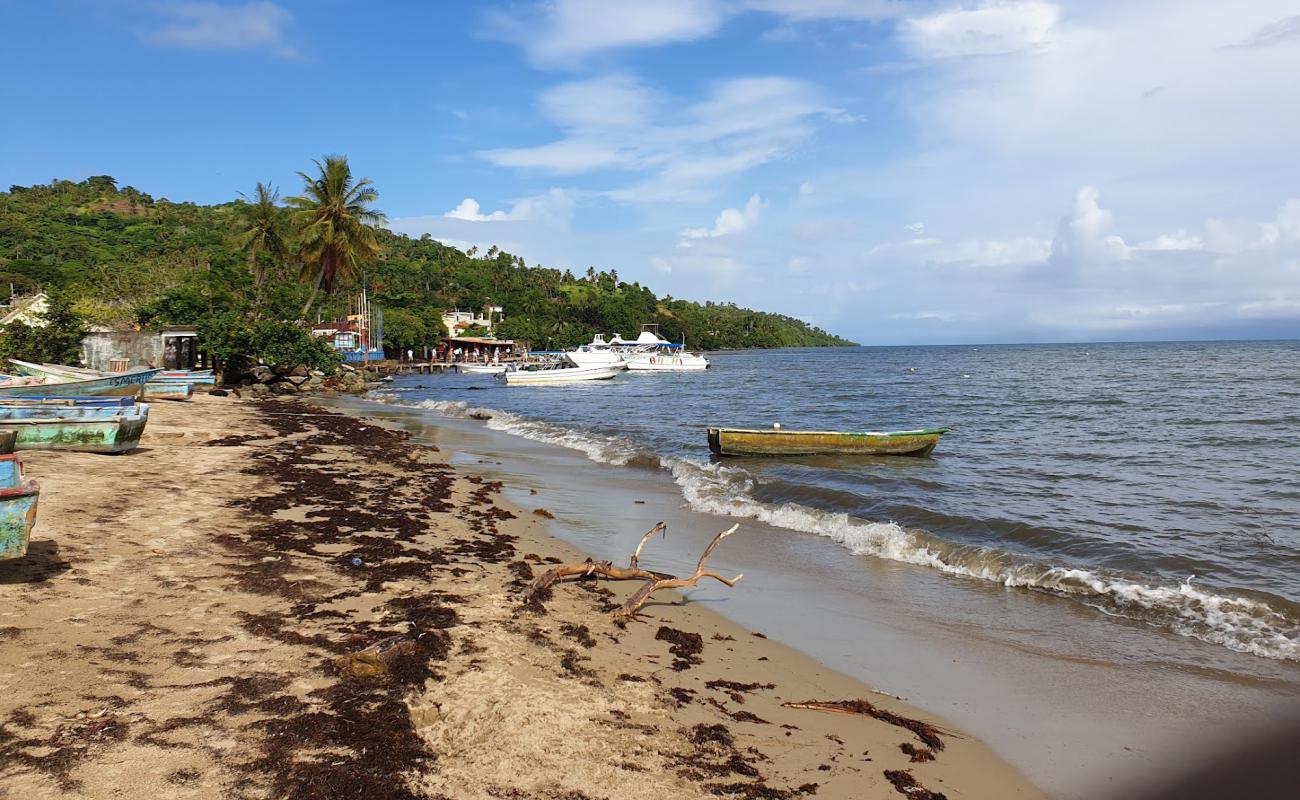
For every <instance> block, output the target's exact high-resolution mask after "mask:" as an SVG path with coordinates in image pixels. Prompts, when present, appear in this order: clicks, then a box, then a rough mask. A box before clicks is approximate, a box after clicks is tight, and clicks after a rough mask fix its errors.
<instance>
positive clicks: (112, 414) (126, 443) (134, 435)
mask: <svg viewBox="0 0 1300 800" xmlns="http://www.w3.org/2000/svg"><path fill="white" fill-rule="evenodd" d="M8 410H9V411H11V412H12V413H9V414H8V415H7V417H8V418H5V419H0V430H10V431H13V432H14V436H15V440H14V449H16V450H72V451H76V452H81V453H125V452H127V451H128V450H134V449H135V448H136V447H137V446H138V445H139V444H140V436H141V435H142V434H143V433H144V428H145V424H146V423H147V422H148V419H149V406H148V405H147V404H141V405H137V406H130V407H127V408H113V407H107V408H95V407H80V408H71V409H65V408H57V407H56V408H40V409H27V408H21V409H8ZM19 412H29V413H19ZM59 412H65V413H59Z"/></svg>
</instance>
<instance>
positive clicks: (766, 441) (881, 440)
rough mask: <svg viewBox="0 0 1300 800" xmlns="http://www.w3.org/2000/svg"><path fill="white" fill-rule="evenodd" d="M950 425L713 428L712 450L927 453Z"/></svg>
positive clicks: (759, 453) (733, 453) (798, 453)
mask: <svg viewBox="0 0 1300 800" xmlns="http://www.w3.org/2000/svg"><path fill="white" fill-rule="evenodd" d="M947 430H948V429H947V428H920V429H917V430H911V431H861V432H852V431H789V430H785V429H784V428H782V427H781V426H780V425H773V426H772V427H771V428H769V429H767V430H750V429H745V428H709V449H710V450H712V451H713V452H714V453H716V454H718V455H722V456H810V455H877V456H926V455H929V454H930V452H931V451H932V450H934V448H935V445H937V444H939V437H940V436H942V435H943V434H944V433H945V432H947Z"/></svg>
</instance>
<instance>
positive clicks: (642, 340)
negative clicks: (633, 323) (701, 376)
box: [611, 325, 709, 372]
mask: <svg viewBox="0 0 1300 800" xmlns="http://www.w3.org/2000/svg"><path fill="white" fill-rule="evenodd" d="M655 327H657V326H654V325H645V326H643V327H642V329H641V333H640V335H638V336H637V337H636V339H635V340H634V341H631V342H628V341H625V340H623V339H620V338H618V337H615V341H613V342H612V343H611V344H612V345H613V347H614V348H615V349H616V350H617V351H620V352H622V357H623V361H624V363H626V364H627V368H628V369H629V370H633V371H636V372H694V371H697V370H703V369H708V368H709V362H708V359H706V358H705V357H704V356H702V355H700V354H698V353H689V352H687V351H686V346H685V345H682V344H674V343H673V342H670V341H668V340H667V339H665V338H664V337H662V336H660V335H659V333H658V331H656V330H651V328H655Z"/></svg>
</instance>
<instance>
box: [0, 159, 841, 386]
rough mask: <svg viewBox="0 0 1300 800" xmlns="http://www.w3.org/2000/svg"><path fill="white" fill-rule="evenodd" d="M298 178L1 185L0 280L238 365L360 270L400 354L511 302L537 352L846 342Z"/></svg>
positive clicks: (297, 341)
mask: <svg viewBox="0 0 1300 800" xmlns="http://www.w3.org/2000/svg"><path fill="white" fill-rule="evenodd" d="M299 176H300V177H301V178H302V181H303V187H302V190H301V193H300V194H299V195H296V196H293V197H290V198H288V199H287V200H286V201H285V202H283V203H282V202H281V200H280V196H279V193H278V191H277V190H276V189H275V188H274V187H271V186H269V185H266V184H260V183H259V184H258V185H257V187H256V188H255V190H254V192H253V193H252V195H250V196H243V195H241V196H240V198H239V199H235V200H232V201H231V202H229V203H223V204H220V205H212V206H203V205H197V204H194V203H186V202H172V201H170V200H166V199H155V198H153V197H151V196H150V195H148V194H146V193H144V192H141V191H140V190H138V189H136V188H134V187H131V186H127V187H119V186H118V185H117V183H116V181H115V180H114V179H113V178H111V177H108V176H103V175H101V176H95V177H91V178H88V179H86V180H84V181H80V182H73V181H63V180H60V181H54V182H52V183H50V184H47V185H38V186H29V187H22V186H13V187H11V188H10V190H9V191H8V192H4V193H0V286H3V285H4V284H12V286H13V290H14V291H15V292H17V293H19V294H21V293H24V292H30V291H33V290H36V289H38V288H40V289H44V290H46V291H49V292H52V293H54V294H56V295H57V296H58V297H60V298H63V300H61V301H60V303H61V304H62V305H61V306H60V309H66V311H67V313H69V314H74V315H76V317H77V320H78V321H81V320H84V322H85V323H86V324H93V325H110V326H122V325H141V326H143V325H160V324H195V325H198V326H200V328H201V329H202V330H203V331H204V332H205V334H206V337H205V340H206V343H207V345H208V346H209V347H210V349H212V350H213V352H214V355H217V356H218V357H219V358H221V359H222V360H227V359H229V360H230V361H232V362H233V361H237V360H240V359H241V358H263V359H264V360H266V359H265V357H266V356H267V355H269V354H270V351H271V350H275V351H276V352H279V353H281V354H282V355H283V354H287V353H295V354H297V353H299V351H303V350H304V348H306V349H311V348H310V343H308V342H306V341H304V340H302V339H301V336H300V334H301V335H305V334H304V333H303V329H302V326H300V325H298V324H297V323H295V322H294V321H295V320H300V319H303V318H311V319H317V318H323V319H330V318H333V317H335V316H338V315H341V314H344V313H346V308H347V297H348V295H349V294H350V292H351V291H352V290H353V289H354V288H355V287H356V286H357V285H358V284H359V282H361V281H363V280H364V281H365V284H366V286H367V287H368V289H369V293H370V296H371V298H372V299H373V300H375V301H376V302H377V303H378V304H379V305H380V306H381V307H382V308H383V310H384V321H385V325H384V329H385V342H384V344H385V346H386V347H388V348H390V349H393V350H406V349H419V348H421V347H424V346H430V345H433V344H436V343H437V341H438V339H439V337H441V336H443V335H445V331H444V329H443V326H442V321H441V314H442V312H443V311H444V310H446V309H449V308H461V309H480V308H482V307H483V306H484V305H487V304H493V305H500V306H503V307H504V308H505V320H504V322H502V323H501V325H500V326H499V327H498V331H497V332H498V335H500V336H502V337H511V338H517V339H525V340H528V341H530V342H531V343H532V344H533V346H534V348H543V347H552V348H556V347H563V346H570V345H574V344H578V343H580V342H583V341H587V340H588V339H589V338H590V336H591V334H592V333H593V332H596V331H604V332H608V333H613V332H622V333H624V334H634V333H635V332H636V331H637V330H638V329H639V328H640V326H641V325H642V324H643V323H647V322H654V323H658V324H659V325H660V326H661V330H662V332H663V333H664V335H666V336H668V337H669V338H671V339H674V340H680V339H681V338H682V337H685V338H686V339H687V341H688V342H689V343H690V345H691V346H693V347H702V348H706V349H715V348H741V347H788V346H812V345H840V344H849V343H848V342H846V341H845V340H843V339H839V338H837V337H834V336H831V335H829V334H827V333H825V332H823V331H821V330H818V329H816V328H811V327H809V326H807V325H805V324H804V323H802V322H800V321H799V320H796V319H792V318H790V317H785V316H781V315H777V314H769V313H764V312H758V311H751V310H749V309H745V308H739V307H737V306H735V305H732V304H727V303H703V304H701V303H696V302H690V301H685V300H675V299H673V298H671V297H664V298H660V297H658V296H656V295H655V293H654V292H653V291H651V290H650V289H649V288H647V287H645V286H642V285H640V284H639V283H635V282H633V283H627V282H625V281H622V280H620V279H619V277H618V273H617V272H616V271H614V270H610V271H605V272H598V271H596V270H595V269H594V268H591V269H588V270H587V271H586V273H585V274H583V275H579V276H575V275H573V274H571V273H570V272H568V271H565V270H556V269H547V268H542V267H530V266H528V265H527V264H526V263H525V262H524V260H523V259H522V258H520V257H518V256H515V255H512V254H510V253H506V252H504V251H501V250H499V249H497V248H496V247H492V248H489V249H488V250H487V252H486V253H484V254H482V255H479V254H478V253H477V251H476V250H475V249H474V248H471V249H470V250H469V251H468V252H463V251H461V250H458V249H456V248H453V247H449V246H447V245H445V244H442V243H441V242H438V241H435V240H434V239H432V238H431V237H429V236H427V235H426V236H423V237H420V238H410V237H408V236H404V235H400V234H395V233H392V232H390V231H388V230H385V229H383V228H382V227H379V226H380V225H381V224H382V223H383V216H382V214H380V213H379V212H378V211H376V210H375V209H374V207H373V204H374V203H375V202H376V201H377V199H378V193H377V192H376V190H375V187H374V186H373V185H372V184H371V183H370V181H369V180H367V179H364V178H362V179H357V178H355V177H354V176H353V175H352V172H351V170H350V169H349V167H348V164H347V161H346V159H344V158H342V157H337V156H329V157H326V158H325V159H323V160H322V161H318V162H316V170H315V171H314V172H312V173H299ZM61 313H62V312H61ZM65 321H66V320H65ZM78 324H80V322H78ZM4 348H5V345H3V344H0V350H3V349H4ZM46 355H50V356H51V357H50V358H47V359H46V360H61V359H60V358H57V357H54V354H48V353H47V354H46ZM284 357H287V356H284Z"/></svg>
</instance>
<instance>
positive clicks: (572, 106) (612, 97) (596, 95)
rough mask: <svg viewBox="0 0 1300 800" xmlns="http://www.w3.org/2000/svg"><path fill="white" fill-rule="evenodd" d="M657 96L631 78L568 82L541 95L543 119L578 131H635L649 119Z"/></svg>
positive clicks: (614, 76) (607, 77)
mask: <svg viewBox="0 0 1300 800" xmlns="http://www.w3.org/2000/svg"><path fill="white" fill-rule="evenodd" d="M658 100H659V98H658V93H657V92H656V91H655V90H654V89H652V88H650V87H649V86H647V85H645V84H643V83H641V82H640V81H638V80H637V79H636V78H634V77H632V76H631V75H621V74H618V75H606V76H604V77H600V78H594V79H591V80H585V81H570V82H568V83H562V84H560V85H559V86H555V87H552V88H550V89H548V90H546V91H545V92H543V93H542V95H541V97H540V98H539V100H538V106H539V107H540V109H541V112H542V114H543V116H545V117H547V118H549V119H550V120H552V121H553V122H555V123H556V124H558V125H562V126H564V127H567V128H573V129H578V130H602V129H605V128H634V127H637V126H640V125H645V124H646V123H647V122H649V121H650V120H651V118H652V117H653V116H654V113H655V107H656V105H658Z"/></svg>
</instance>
